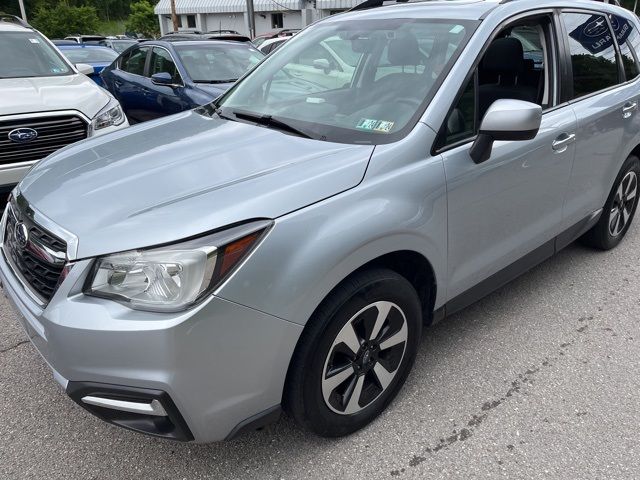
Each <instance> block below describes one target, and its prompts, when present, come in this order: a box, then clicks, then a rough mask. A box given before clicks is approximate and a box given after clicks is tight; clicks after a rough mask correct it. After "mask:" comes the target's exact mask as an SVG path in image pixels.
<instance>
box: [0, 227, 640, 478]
mask: <svg viewBox="0 0 640 480" xmlns="http://www.w3.org/2000/svg"><path fill="white" fill-rule="evenodd" d="M639 250H640V227H639V226H638V224H636V225H635V227H634V228H633V229H632V230H631V231H630V232H629V236H628V237H627V239H626V240H625V242H624V243H623V244H622V245H621V247H620V248H619V249H617V250H614V251H612V252H608V253H594V252H593V251H591V250H588V249H585V248H583V247H581V246H577V245H576V246H572V247H570V248H569V249H567V250H566V251H564V252H562V253H561V254H560V255H559V256H557V257H556V258H554V259H552V260H550V261H547V262H546V263H544V264H543V265H541V266H540V267H538V268H536V269H535V270H533V271H532V272H530V273H528V274H527V275H525V276H524V277H522V278H521V279H519V280H518V281H516V282H514V283H513V284H511V285H509V286H508V287H506V288H503V289H502V290H501V291H499V292H497V293H495V294H493V295H491V296H490V297H488V298H487V299H485V300H483V301H482V302H480V303H479V304H477V305H475V306H473V307H471V308H468V309H467V310H465V311H463V312H462V313H460V314H458V315H456V316H454V317H452V318H450V319H448V320H447V321H445V322H444V323H441V324H440V325H438V326H436V327H434V328H431V329H428V330H427V331H426V332H425V335H424V339H423V342H422V347H421V351H420V354H419V356H418V359H417V362H416V367H415V368H414V371H413V373H412V375H411V376H410V378H409V381H408V383H407V385H406V386H405V388H404V390H403V391H402V392H401V394H400V396H399V397H398V399H397V400H396V401H395V402H394V403H393V404H392V406H391V408H389V409H388V410H387V411H386V412H385V413H384V414H383V416H382V417H381V418H379V419H378V420H377V421H376V422H374V423H373V425H371V426H370V427H368V428H366V429H364V430H363V431H361V432H359V433H357V434H355V435H353V436H351V437H349V438H343V439H338V440H328V439H320V438H317V437H314V436H311V435H308V434H306V433H304V432H303V431H301V430H300V429H299V428H298V427H296V426H295V425H294V424H293V422H292V421H291V420H289V419H286V418H285V419H283V420H281V421H280V422H279V423H278V424H276V425H274V426H273V427H270V428H268V429H266V430H264V431H262V432H256V433H253V434H251V435H247V436H244V437H241V438H239V439H237V440H235V441H233V442H229V443H221V444H212V445H195V444H179V443H171V442H167V441H164V440H157V439H153V438H149V437H144V436H141V435H137V434H134V433H130V432H127V431H123V430H121V429H117V428H115V427H111V426H109V425H106V424H103V423H102V422H101V421H99V420H98V419H96V418H93V417H91V416H90V415H88V414H87V413H85V412H84V411H83V410H82V409H81V408H79V407H77V406H76V405H75V404H73V403H72V402H71V401H70V400H69V399H67V398H66V397H65V395H64V394H63V393H62V392H61V391H60V390H59V387H58V386H57V384H56V383H55V382H54V381H53V379H52V377H51V374H50V372H49V370H48V368H47V367H46V365H45V364H44V362H43V361H42V360H41V358H40V357H39V356H38V354H37V353H36V351H35V349H34V348H33V347H32V346H31V345H30V344H29V343H28V342H27V341H26V337H25V335H24V334H23V332H22V331H21V330H20V327H19V326H18V324H17V321H16V319H15V316H14V314H13V313H11V311H10V310H9V308H8V306H7V304H6V303H5V302H4V301H2V304H1V312H2V313H1V315H2V318H1V320H0V321H1V325H2V334H1V336H0V350H1V353H0V391H1V392H2V394H1V395H0V399H1V400H0V418H1V419H2V421H1V422H0V478H6V479H18V478H20V479H23V478H43V479H44V478H46V479H56V478H65V479H66V478H85V479H89V478H96V479H108V478H113V479H128V478H149V479H164V478H167V479H182V478H185V479H199V478H233V479H240V478H260V479H265V478H276V479H279V478H284V479H298V478H310V477H313V478H349V479H365V478H366V479H371V478H387V477H394V478H398V477H399V478H512V479H513V478H547V479H548V478H558V479H567V478H612V479H614V478H615V479H622V478H637V476H638V472H639V471H640V442H639V441H638V406H639V401H638V391H639V390H640V349H639V348H638V346H639V343H640V324H639V320H638V319H639V318H640V295H639V294H638V275H639V274H640V266H639V265H638V251H639Z"/></svg>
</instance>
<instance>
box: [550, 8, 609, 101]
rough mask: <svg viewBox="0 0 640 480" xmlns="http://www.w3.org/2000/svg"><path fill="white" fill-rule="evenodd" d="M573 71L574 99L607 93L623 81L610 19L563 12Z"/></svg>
mask: <svg viewBox="0 0 640 480" xmlns="http://www.w3.org/2000/svg"><path fill="white" fill-rule="evenodd" d="M562 18H563V21H564V24H565V27H566V31H567V33H568V35H569V49H570V54H571V66H572V68H573V98H579V97H583V96H585V95H589V94H591V93H595V92H599V91H600V90H605V89H607V88H609V87H612V86H614V85H617V84H618V83H619V81H620V78H619V70H618V60H617V53H616V48H615V43H614V40H613V34H612V32H611V29H610V28H609V23H608V22H607V19H606V17H604V16H602V15H590V14H585V13H563V14H562Z"/></svg>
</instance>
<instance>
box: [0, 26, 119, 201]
mask: <svg viewBox="0 0 640 480" xmlns="http://www.w3.org/2000/svg"><path fill="white" fill-rule="evenodd" d="M92 71H93V68H92V67H91V66H89V65H85V64H81V63H79V64H77V65H75V66H74V65H73V64H72V63H70V62H69V61H68V60H66V59H65V58H64V57H63V56H62V55H61V54H60V52H59V51H58V49H57V48H55V47H54V46H53V44H52V43H51V42H49V40H48V39H47V38H46V37H45V36H44V35H41V34H40V33H39V32H38V31H36V30H35V29H33V28H31V27H30V26H29V25H27V24H26V23H24V22H23V21H22V20H20V19H18V18H16V17H12V16H8V15H0V194H4V195H5V198H6V194H8V193H9V192H10V191H11V190H12V189H13V187H14V186H15V185H16V184H17V183H18V181H20V180H21V179H22V177H23V176H24V174H25V173H27V171H28V170H29V169H30V168H31V167H33V165H34V164H35V163H37V162H38V161H39V160H41V159H42V158H45V157H46V156H48V155H49V154H51V153H53V152H55V151H56V150H58V149H60V148H63V147H66V146H67V145H70V144H72V143H74V142H77V141H79V140H82V139H85V138H87V137H94V136H99V135H102V134H104V133H108V132H113V131H116V130H120V129H121V128H123V127H126V126H127V125H128V124H127V119H126V118H125V116H124V113H123V112H122V109H121V108H120V105H119V103H118V101H117V100H116V99H115V98H113V97H112V96H111V94H109V93H108V92H107V91H105V90H104V89H102V88H99V87H98V86H97V85H96V84H95V83H93V82H92V81H91V80H89V79H88V78H87V77H85V76H84V75H81V73H90V72H92Z"/></svg>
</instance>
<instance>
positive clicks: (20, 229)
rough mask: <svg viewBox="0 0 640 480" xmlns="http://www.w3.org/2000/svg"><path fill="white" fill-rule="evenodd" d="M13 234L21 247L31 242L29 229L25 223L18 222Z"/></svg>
mask: <svg viewBox="0 0 640 480" xmlns="http://www.w3.org/2000/svg"><path fill="white" fill-rule="evenodd" d="M13 236H14V237H15V239H16V243H17V244H18V246H19V247H20V248H24V247H26V246H27V243H28V242H29V230H28V229H27V226H26V225H25V224H24V223H22V222H20V223H17V224H16V226H15V229H14V230H13Z"/></svg>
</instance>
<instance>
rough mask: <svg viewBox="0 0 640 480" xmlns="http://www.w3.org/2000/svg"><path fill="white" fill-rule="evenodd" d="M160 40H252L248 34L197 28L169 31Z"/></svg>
mask: <svg viewBox="0 0 640 480" xmlns="http://www.w3.org/2000/svg"><path fill="white" fill-rule="evenodd" d="M159 40H162V41H164V42H181V41H184V40H230V41H236V42H250V41H251V39H250V38H249V37H247V36H246V35H240V34H239V33H234V32H227V31H224V30H215V31H212V32H206V33H202V32H199V31H197V30H194V31H182V32H169V33H166V34H165V35H164V36H162V37H160V38H159Z"/></svg>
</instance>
